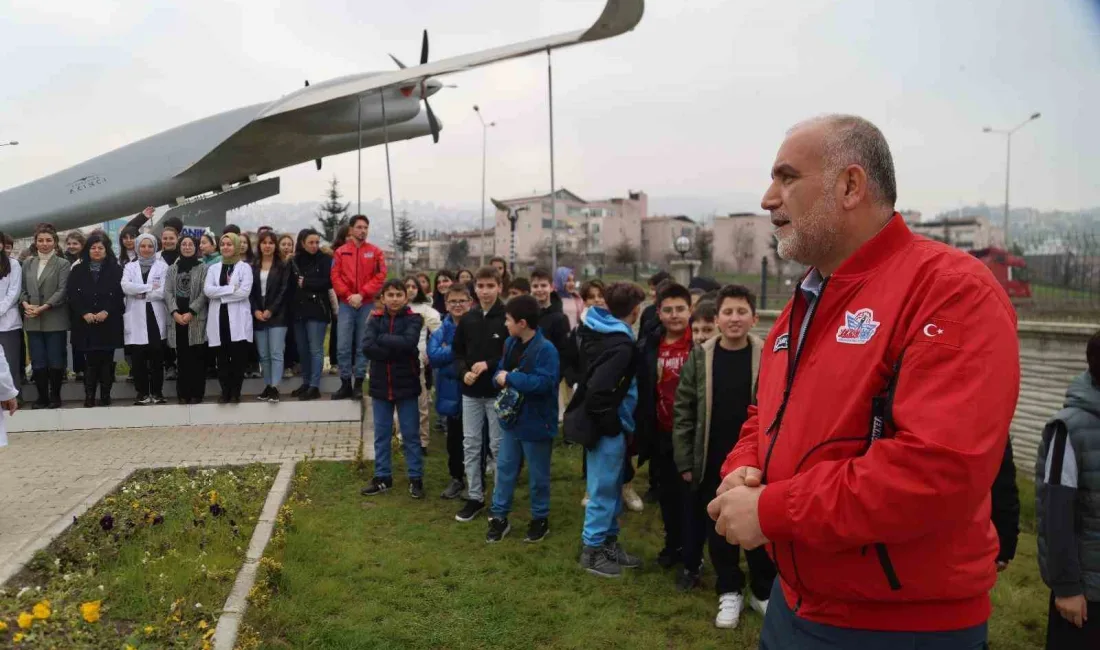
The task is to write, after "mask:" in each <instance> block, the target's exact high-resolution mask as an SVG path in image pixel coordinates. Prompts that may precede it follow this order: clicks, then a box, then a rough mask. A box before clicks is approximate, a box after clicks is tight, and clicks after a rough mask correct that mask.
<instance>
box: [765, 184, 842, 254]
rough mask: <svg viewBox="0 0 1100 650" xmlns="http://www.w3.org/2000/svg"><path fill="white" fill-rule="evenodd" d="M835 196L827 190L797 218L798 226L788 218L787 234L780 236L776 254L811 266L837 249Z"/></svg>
mask: <svg viewBox="0 0 1100 650" xmlns="http://www.w3.org/2000/svg"><path fill="white" fill-rule="evenodd" d="M835 210H836V199H835V198H834V197H833V195H832V194H830V193H828V192H824V193H822V195H821V197H820V198H819V199H818V200H817V201H816V202H815V203H814V204H813V206H811V207H810V209H809V210H808V211H807V212H806V213H805V214H803V215H802V216H801V217H800V218H799V220H798V227H797V228H796V227H795V224H794V221H793V220H792V221H790V222H789V223H790V234H789V235H787V236H786V237H779V241H778V242H777V245H776V252H777V253H779V257H781V258H782V259H785V260H789V261H792V262H798V263H799V264H805V265H807V266H813V265H815V264H817V263H818V262H819V261H820V260H821V259H823V258H825V257H827V256H828V255H829V254H830V253H831V252H832V251H833V249H835V248H836V243H837V238H838V231H837V227H836V226H837V224H836V217H835V214H834V213H835Z"/></svg>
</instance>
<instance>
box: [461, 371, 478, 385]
mask: <svg viewBox="0 0 1100 650" xmlns="http://www.w3.org/2000/svg"><path fill="white" fill-rule="evenodd" d="M462 381H463V382H465V383H466V385H467V386H473V385H474V382H475V381H477V373H476V372H468V373H466V374H465V375H463V376H462Z"/></svg>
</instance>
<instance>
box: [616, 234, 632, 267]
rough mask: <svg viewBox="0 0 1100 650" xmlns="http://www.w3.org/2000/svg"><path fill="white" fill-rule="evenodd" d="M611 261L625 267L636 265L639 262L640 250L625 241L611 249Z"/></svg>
mask: <svg viewBox="0 0 1100 650" xmlns="http://www.w3.org/2000/svg"><path fill="white" fill-rule="evenodd" d="M611 261H612V262H614V263H615V264H622V265H624V266H625V265H629V264H634V263H636V262H637V261H638V249H637V247H635V246H634V245H632V244H631V243H630V242H629V241H627V240H625V239H624V240H622V241H621V242H619V243H618V244H615V246H613V247H612V248H611Z"/></svg>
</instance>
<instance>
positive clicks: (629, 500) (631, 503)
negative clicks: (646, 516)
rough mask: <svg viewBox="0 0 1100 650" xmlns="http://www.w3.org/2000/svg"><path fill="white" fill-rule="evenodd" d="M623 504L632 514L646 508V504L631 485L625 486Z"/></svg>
mask: <svg viewBox="0 0 1100 650" xmlns="http://www.w3.org/2000/svg"><path fill="white" fill-rule="evenodd" d="M623 504H624V505H625V506H626V509H627V510H629V511H631V512H641V511H642V510H643V509H644V508H645V502H644V501H642V497H640V496H638V493H637V492H635V491H634V488H632V487H631V486H630V485H629V484H627V485H624V486H623Z"/></svg>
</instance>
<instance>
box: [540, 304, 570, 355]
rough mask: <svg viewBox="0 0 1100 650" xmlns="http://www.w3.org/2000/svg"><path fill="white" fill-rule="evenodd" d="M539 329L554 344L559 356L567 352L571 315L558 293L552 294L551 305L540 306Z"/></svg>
mask: <svg viewBox="0 0 1100 650" xmlns="http://www.w3.org/2000/svg"><path fill="white" fill-rule="evenodd" d="M539 329H540V330H541V331H542V335H543V337H544V338H545V339H546V340H547V341H550V342H551V343H553V344H554V349H556V350H557V351H558V357H559V358H561V356H562V355H563V354H565V352H566V349H567V347H568V339H569V317H568V316H566V315H565V312H564V311H562V307H561V298H559V297H558V294H556V293H551V294H550V306H549V307H540V308H539Z"/></svg>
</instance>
